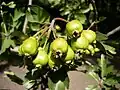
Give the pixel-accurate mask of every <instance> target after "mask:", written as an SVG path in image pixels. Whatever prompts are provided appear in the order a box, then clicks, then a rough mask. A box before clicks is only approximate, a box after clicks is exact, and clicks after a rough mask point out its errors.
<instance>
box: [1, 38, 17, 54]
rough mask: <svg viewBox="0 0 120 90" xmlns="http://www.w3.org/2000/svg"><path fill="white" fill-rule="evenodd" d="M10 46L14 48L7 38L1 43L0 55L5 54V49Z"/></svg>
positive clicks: (13, 44) (11, 41)
mask: <svg viewBox="0 0 120 90" xmlns="http://www.w3.org/2000/svg"><path fill="white" fill-rule="evenodd" d="M10 46H13V47H14V46H15V43H14V41H13V40H11V39H9V38H7V37H6V38H5V39H4V40H3V42H2V46H1V50H0V54H1V53H3V52H5V51H6V49H8V48H9V47H10Z"/></svg>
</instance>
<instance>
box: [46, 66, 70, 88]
mask: <svg viewBox="0 0 120 90" xmlns="http://www.w3.org/2000/svg"><path fill="white" fill-rule="evenodd" d="M48 87H49V90H65V89H68V88H69V78H68V75H67V72H66V71H65V70H63V68H61V69H59V70H58V71H56V72H53V73H51V74H50V75H49V78H48Z"/></svg>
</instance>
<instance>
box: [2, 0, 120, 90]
mask: <svg viewBox="0 0 120 90" xmlns="http://www.w3.org/2000/svg"><path fill="white" fill-rule="evenodd" d="M100 1H101V0H100ZM0 2H1V5H0V22H1V25H0V30H1V31H0V34H1V39H0V41H1V48H0V58H1V59H2V58H6V56H4V55H8V56H9V55H10V56H11V57H12V58H15V57H14V56H16V57H17V58H19V57H20V59H21V60H20V63H19V64H18V66H20V67H26V68H27V70H28V72H26V74H25V75H24V76H25V77H24V78H20V77H19V76H16V75H15V73H13V72H9V71H5V72H4V74H6V75H7V76H8V77H9V78H10V79H11V80H12V81H13V82H16V83H18V84H20V85H23V86H24V87H25V88H26V89H28V90H29V89H34V90H37V89H38V88H41V89H42V90H44V89H46V88H49V89H50V90H65V89H69V77H68V75H67V72H68V71H71V70H75V71H81V70H78V69H77V68H78V67H83V66H85V67H86V68H85V72H86V74H89V75H90V76H92V77H93V78H94V79H95V80H96V82H97V85H88V87H86V90H100V89H101V90H102V89H103V90H104V89H105V90H108V89H110V90H112V89H114V90H116V89H117V85H119V83H120V80H119V78H120V75H119V70H117V69H116V68H115V67H114V65H113V62H112V61H113V60H114V59H115V58H116V57H115V56H118V55H119V41H115V40H111V39H109V37H108V36H107V35H106V34H103V33H101V32H100V30H99V28H97V24H98V23H100V22H102V21H104V17H103V16H100V15H98V11H99V10H98V9H97V7H96V5H97V4H96V3H98V2H97V1H96V3H95V2H94V0H38V1H36V0H33V1H32V0H29V1H28V2H27V1H25V0H17V1H16V0H13V1H10V0H9V1H6V0H2V1H0ZM23 3H24V4H23ZM21 4H22V6H21ZM97 10H98V11H97ZM74 20H75V22H73V21H74ZM71 22H72V24H70V25H68V24H69V23H71ZM91 29H92V30H91ZM89 31H90V32H89ZM83 32H84V34H83ZM91 33H92V34H91ZM89 39H91V40H89ZM94 58H95V60H94ZM8 59H9V57H8V58H7V60H8ZM89 59H90V60H89Z"/></svg>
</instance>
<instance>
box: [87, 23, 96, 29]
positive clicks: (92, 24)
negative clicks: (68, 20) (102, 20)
mask: <svg viewBox="0 0 120 90" xmlns="http://www.w3.org/2000/svg"><path fill="white" fill-rule="evenodd" d="M96 23H97V22H95V21H94V22H92V23H91V25H90V26H89V27H88V29H87V30H89V29H90V28H91V27H93V26H94V24H96Z"/></svg>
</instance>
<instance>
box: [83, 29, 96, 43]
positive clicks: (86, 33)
mask: <svg viewBox="0 0 120 90" xmlns="http://www.w3.org/2000/svg"><path fill="white" fill-rule="evenodd" d="M81 35H82V36H84V37H85V38H86V39H88V41H89V43H92V42H93V41H95V40H96V33H95V32H94V31H92V30H83V32H82V33H81Z"/></svg>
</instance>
